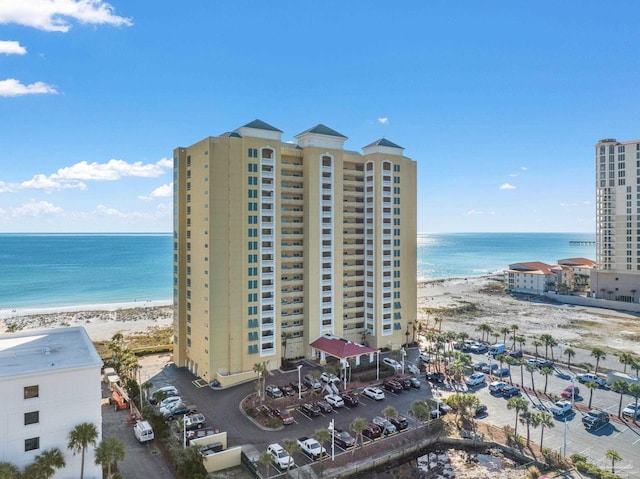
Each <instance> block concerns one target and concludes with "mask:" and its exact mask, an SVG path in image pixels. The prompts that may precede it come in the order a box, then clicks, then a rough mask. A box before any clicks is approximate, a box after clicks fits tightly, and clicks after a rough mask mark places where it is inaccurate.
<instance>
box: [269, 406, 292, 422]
mask: <svg viewBox="0 0 640 479" xmlns="http://www.w3.org/2000/svg"><path fill="white" fill-rule="evenodd" d="M271 414H272V415H273V417H277V418H278V419H280V420H281V421H282V423H283V424H285V425H289V424H293V423H294V422H295V419H294V417H293V414H292V413H291V411H290V410H289V409H287V408H282V409H280V408H277V407H273V408H271Z"/></svg>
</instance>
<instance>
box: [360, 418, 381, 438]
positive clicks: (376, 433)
mask: <svg viewBox="0 0 640 479" xmlns="http://www.w3.org/2000/svg"><path fill="white" fill-rule="evenodd" d="M362 435H363V436H365V437H368V438H369V439H378V438H379V437H381V436H382V429H380V426H378V425H377V424H374V423H372V422H370V423H369V424H367V427H365V428H364V429H363V430H362Z"/></svg>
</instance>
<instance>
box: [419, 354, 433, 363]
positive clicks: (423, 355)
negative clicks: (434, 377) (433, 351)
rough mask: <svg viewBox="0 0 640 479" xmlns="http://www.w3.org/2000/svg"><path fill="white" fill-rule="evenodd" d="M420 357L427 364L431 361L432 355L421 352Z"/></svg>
mask: <svg viewBox="0 0 640 479" xmlns="http://www.w3.org/2000/svg"><path fill="white" fill-rule="evenodd" d="M418 357H419V358H420V361H422V362H423V363H425V364H429V363H430V362H431V356H429V354H428V353H420V356H418Z"/></svg>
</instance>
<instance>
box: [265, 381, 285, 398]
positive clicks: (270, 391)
mask: <svg viewBox="0 0 640 479" xmlns="http://www.w3.org/2000/svg"><path fill="white" fill-rule="evenodd" d="M265 392H266V393H267V396H269V397H271V398H273V399H280V398H281V397H283V396H284V394H282V391H280V388H279V387H278V386H274V385H272V384H270V385H269V386H267V387H266V388H265Z"/></svg>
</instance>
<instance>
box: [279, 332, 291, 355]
mask: <svg viewBox="0 0 640 479" xmlns="http://www.w3.org/2000/svg"><path fill="white" fill-rule="evenodd" d="M280 338H281V340H282V359H284V360H286V359H287V344H288V343H289V340H290V339H293V333H292V332H291V331H282V334H281V335H280Z"/></svg>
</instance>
